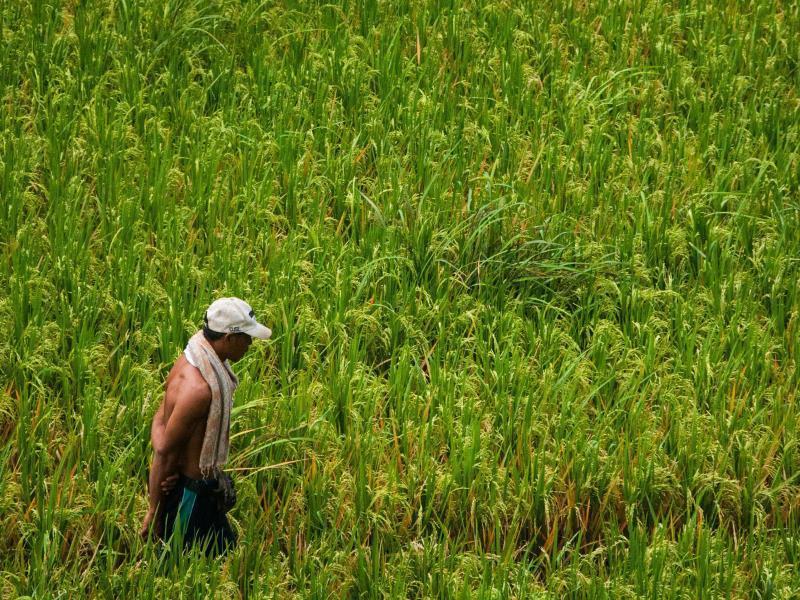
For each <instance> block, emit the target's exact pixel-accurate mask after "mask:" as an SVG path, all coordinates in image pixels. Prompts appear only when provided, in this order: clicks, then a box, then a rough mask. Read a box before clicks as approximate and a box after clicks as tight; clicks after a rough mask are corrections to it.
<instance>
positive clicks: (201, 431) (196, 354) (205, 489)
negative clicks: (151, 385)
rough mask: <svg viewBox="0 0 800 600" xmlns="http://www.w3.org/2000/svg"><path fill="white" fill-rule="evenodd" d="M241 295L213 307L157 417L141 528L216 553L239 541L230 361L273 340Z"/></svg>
mask: <svg viewBox="0 0 800 600" xmlns="http://www.w3.org/2000/svg"><path fill="white" fill-rule="evenodd" d="M271 335H272V331H270V330H269V328H267V327H265V326H264V325H261V324H260V323H258V321H256V319H255V317H254V314H253V310H252V309H251V308H250V305H248V304H247V303H246V302H244V301H243V300H240V299H239V298H220V299H219V300H216V301H215V302H213V303H212V304H211V306H209V307H208V310H207V311H206V315H205V327H203V329H202V330H200V331H198V332H197V333H196V334H195V335H194V336H193V337H192V338H191V339H190V340H189V343H188V344H187V345H186V349H185V350H184V351H183V354H182V355H181V356H180V357H179V358H178V360H177V361H176V362H175V365H174V366H173V367H172V370H171V371H170V373H169V375H168V377H167V380H166V383H165V394H164V401H163V402H162V403H161V406H160V407H159V409H158V411H156V414H155V416H154V417H153V423H152V426H151V429H150V440H151V442H152V444H153V450H154V453H153V464H152V467H151V469H150V478H149V498H150V508H149V510H148V512H147V516H146V517H145V519H144V523H143V524H142V528H141V532H140V533H141V535H142V536H143V537H144V538H147V536H148V535H149V534H150V533H151V532H152V533H153V535H154V536H155V537H157V538H159V539H163V540H168V539H169V538H170V537H171V536H172V534H173V533H176V534H177V535H180V536H183V543H184V548H188V547H189V546H191V545H192V544H195V543H198V544H201V545H203V546H204V548H205V552H206V554H208V555H210V556H215V555H218V554H221V553H224V552H225V551H227V550H229V549H231V548H232V547H233V546H234V545H235V543H236V536H235V534H234V532H233V529H232V528H231V526H230V524H229V523H228V519H227V517H226V516H225V513H226V512H227V511H228V510H230V508H231V507H232V506H233V503H234V502H235V498H236V494H235V492H234V489H233V482H232V480H231V479H230V476H228V475H227V474H225V473H224V472H223V471H222V469H221V467H222V465H224V464H225V462H226V461H227V459H228V445H229V438H228V432H229V429H230V417H231V406H232V404H233V393H234V391H235V390H236V386H237V385H238V383H239V380H238V378H237V377H236V375H234V373H233V371H232V370H231V367H230V363H231V362H236V361H238V360H239V359H241V358H242V357H243V356H244V355H245V353H246V352H247V350H248V348H249V347H250V344H251V343H252V342H253V338H260V339H263V340H266V339H268V338H269V337H270V336H271Z"/></svg>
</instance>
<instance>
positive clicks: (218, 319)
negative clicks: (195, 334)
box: [205, 298, 272, 340]
mask: <svg viewBox="0 0 800 600" xmlns="http://www.w3.org/2000/svg"><path fill="white" fill-rule="evenodd" d="M205 321H206V326H207V327H208V328H209V329H210V330H211V331H216V332H217V333H246V334H247V335H249V336H252V337H254V338H260V339H262V340H267V339H269V337H270V336H271V335H272V330H271V329H270V328H269V327H264V326H263V325H262V324H261V323H259V322H258V321H256V319H255V313H254V312H253V309H252V308H251V307H250V305H249V304H248V303H247V302H245V301H244V300H240V299H239V298H220V299H219V300H214V302H212V303H211V306H209V307H208V310H207V311H206V318H205Z"/></svg>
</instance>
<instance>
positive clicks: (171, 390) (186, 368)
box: [162, 354, 209, 479]
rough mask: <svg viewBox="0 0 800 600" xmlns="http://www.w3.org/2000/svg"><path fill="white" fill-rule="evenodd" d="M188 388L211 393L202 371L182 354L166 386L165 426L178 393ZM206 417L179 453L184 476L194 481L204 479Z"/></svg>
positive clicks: (195, 428)
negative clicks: (201, 469)
mask: <svg viewBox="0 0 800 600" xmlns="http://www.w3.org/2000/svg"><path fill="white" fill-rule="evenodd" d="M187 386H188V387H189V388H190V389H197V390H198V393H202V392H201V390H204V391H205V393H209V392H208V390H209V388H208V384H207V383H206V381H205V379H203V376H202V375H201V374H200V371H199V370H198V369H197V368H196V367H193V366H192V365H191V364H189V361H187V360H186V356H185V355H183V354H181V356H180V357H179V358H178V360H177V361H175V364H174V365H173V367H172V369H171V370H170V372H169V375H168V376H167V380H166V382H165V384H164V387H165V393H164V411H163V414H162V418H163V424H165V425H166V423H167V422H168V421H169V417H170V415H171V414H172V411H173V410H174V408H175V401H176V397H177V396H178V393H177V392H178V391H179V390H181V391H185V388H186V387H187ZM207 416H208V412H206V415H205V417H207ZM205 417H204V418H202V419H200V420H198V422H197V424H196V425H195V426H194V428H193V430H192V432H191V433H190V434H189V439H188V441H187V442H186V444H185V446H184V447H183V448H182V449H181V450H180V451H179V454H180V458H179V465H180V467H179V468H180V471H181V472H182V473H183V474H184V475H186V476H188V477H192V478H194V479H200V478H202V475H201V473H200V453H201V451H202V449H203V438H204V437H205V433H206V418H205Z"/></svg>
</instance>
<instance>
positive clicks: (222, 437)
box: [184, 330, 239, 477]
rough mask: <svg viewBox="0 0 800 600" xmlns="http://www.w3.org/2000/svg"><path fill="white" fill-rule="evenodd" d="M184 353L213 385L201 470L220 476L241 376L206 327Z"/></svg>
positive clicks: (212, 475) (194, 336)
mask: <svg viewBox="0 0 800 600" xmlns="http://www.w3.org/2000/svg"><path fill="white" fill-rule="evenodd" d="M184 353H185V354H186V359H187V360H188V361H189V362H190V363H191V364H193V365H194V366H196V367H197V368H198V369H199V370H200V373H201V374H202V375H203V379H205V380H206V382H207V383H208V386H209V387H210V388H211V406H210V407H209V409H208V419H207V420H206V435H205V437H204V438H203V448H202V450H201V451H200V473H202V474H203V477H217V476H218V475H219V469H220V467H221V466H222V465H224V464H225V463H226V462H227V461H228V449H229V447H230V438H229V431H230V426H231V407H232V406H233V392H234V391H236V386H238V385H239V378H238V377H236V375H235V374H234V373H233V371H232V370H231V366H230V364H229V363H228V361H227V360H226V361H225V362H223V361H221V360H220V359H219V356H217V353H216V352H215V351H214V348H212V347H211V344H209V343H208V340H207V339H206V338H205V336H204V335H203V332H202V330H201V331H198V332H197V333H195V334H194V335H193V336H192V338H191V339H190V340H189V343H188V344H186V349H185V350H184Z"/></svg>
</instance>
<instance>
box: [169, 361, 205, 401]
mask: <svg viewBox="0 0 800 600" xmlns="http://www.w3.org/2000/svg"><path fill="white" fill-rule="evenodd" d="M166 387H167V389H166V400H167V403H168V404H173V405H178V404H184V403H185V404H189V405H192V406H193V408H197V409H201V408H205V409H208V405H209V404H210V403H211V388H210V387H209V385H208V383H206V380H205V379H203V376H202V375H201V374H200V371H199V370H198V369H197V367H194V366H192V365H191V364H189V361H187V360H186V357H185V356H184V355H183V354H181V356H180V358H178V360H176V361H175V364H174V365H173V367H172V370H171V371H170V373H169V376H168V377H167V384H166Z"/></svg>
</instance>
